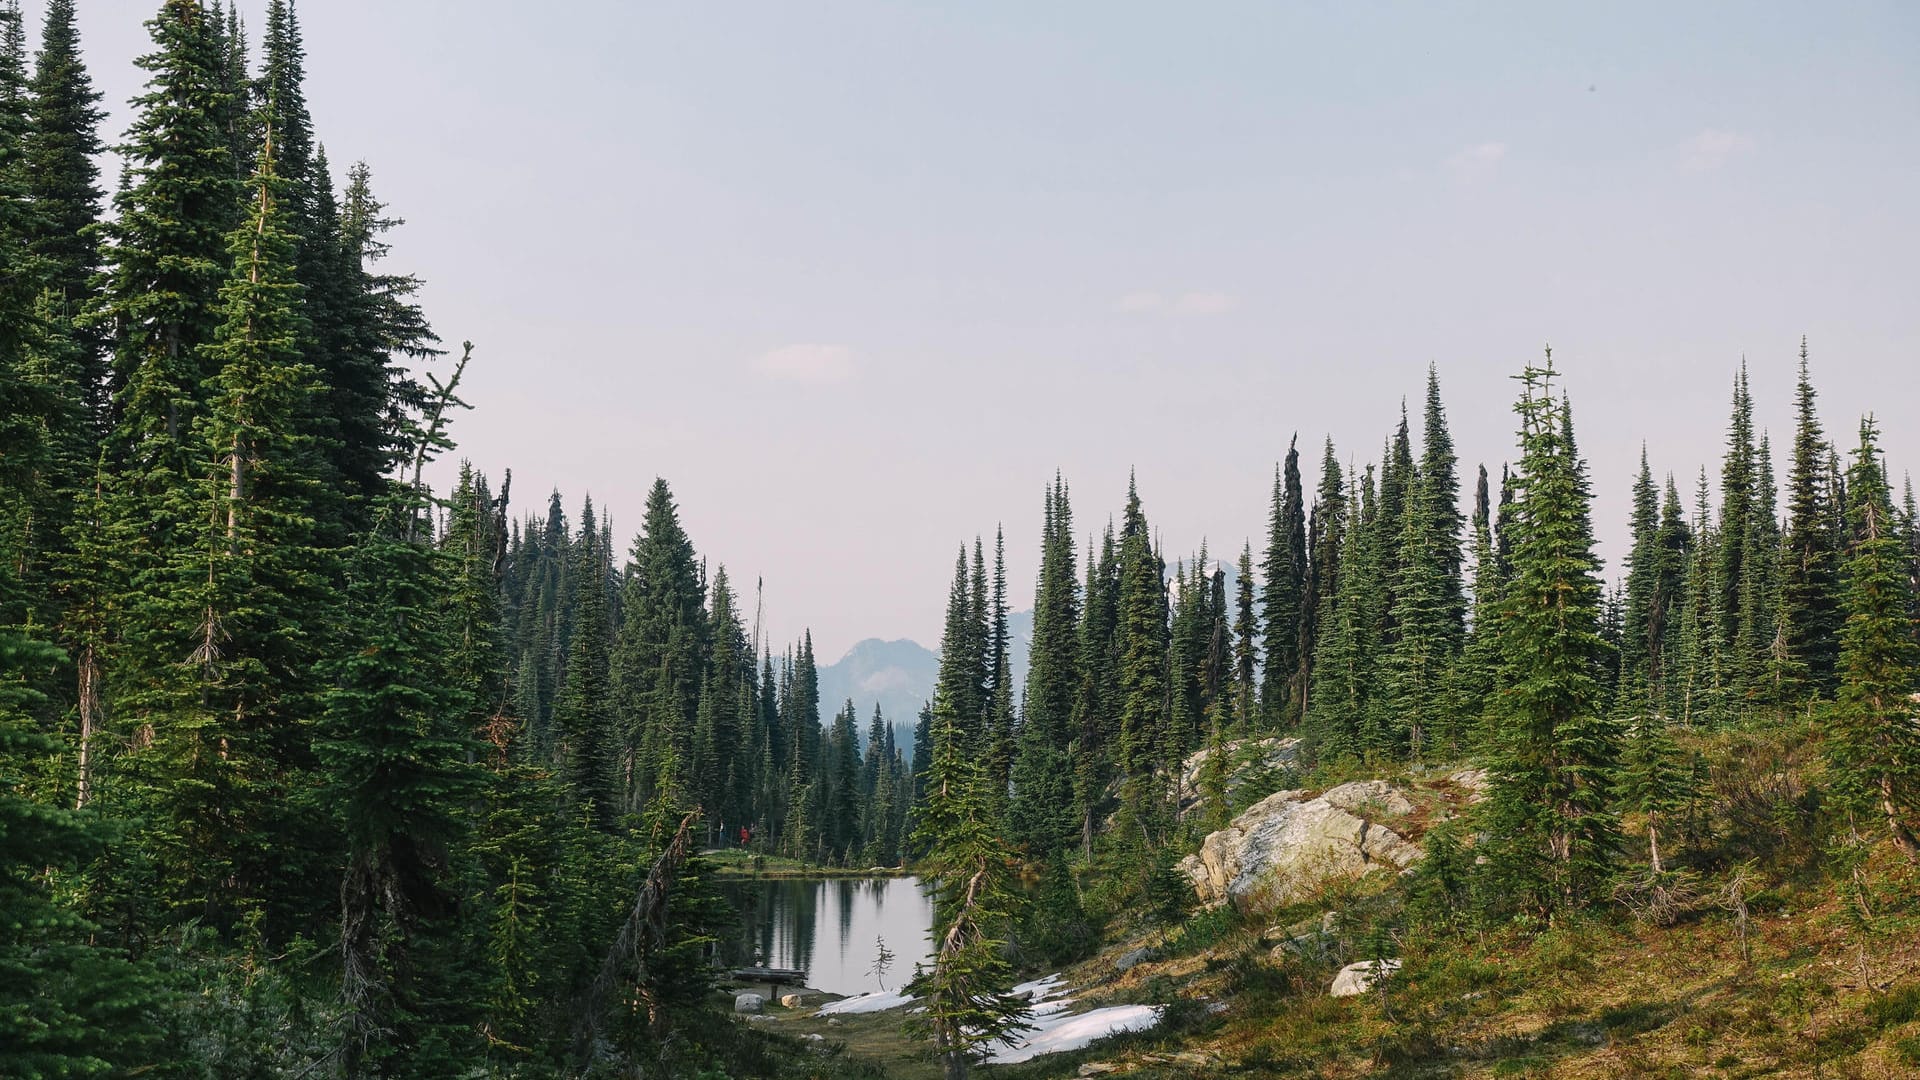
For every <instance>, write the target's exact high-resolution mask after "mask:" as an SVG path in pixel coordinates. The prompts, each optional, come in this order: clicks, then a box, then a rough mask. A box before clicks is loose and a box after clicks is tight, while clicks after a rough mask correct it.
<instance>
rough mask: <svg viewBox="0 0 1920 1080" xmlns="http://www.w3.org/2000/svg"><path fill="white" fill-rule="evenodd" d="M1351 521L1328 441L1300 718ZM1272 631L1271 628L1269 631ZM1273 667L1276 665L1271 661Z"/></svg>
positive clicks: (1306, 602)
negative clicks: (1325, 614)
mask: <svg viewBox="0 0 1920 1080" xmlns="http://www.w3.org/2000/svg"><path fill="white" fill-rule="evenodd" d="M1346 521H1347V482H1346V480H1345V479H1344V478H1343V477H1342V476H1341V472H1340V461H1339V459H1338V458H1336V457H1335V456H1334V453H1333V440H1332V439H1328V440H1327V442H1326V446H1325V448H1324V450H1323V452H1322V455H1321V460H1320V486H1319V488H1318V489H1317V490H1316V492H1315V493H1314V502H1313V515H1312V517H1311V519H1310V520H1309V522H1308V526H1307V544H1308V556H1307V587H1306V594H1305V595H1304V596H1303V597H1302V598H1301V602H1300V646H1299V656H1300V661H1299V670H1298V671H1296V672H1295V673H1294V676H1293V680H1294V684H1295V685H1294V692H1293V695H1292V696H1293V699H1294V700H1296V701H1297V702H1298V703H1299V704H1298V707H1297V708H1296V710H1295V711H1296V713H1297V715H1299V716H1301V717H1305V716H1306V715H1307V714H1308V713H1309V712H1310V711H1311V706H1312V701H1311V698H1310V694H1309V691H1310V690H1311V688H1312V685H1313V666H1314V664H1315V663H1316V662H1317V658H1318V657H1319V655H1320V653H1319V641H1320V634H1321V632H1322V627H1321V624H1320V617H1321V615H1322V613H1324V612H1325V611H1327V610H1328V603H1329V600H1330V599H1331V598H1332V597H1333V595H1334V594H1335V592H1337V591H1338V589H1339V585H1340V553H1341V551H1342V548H1343V544H1342V537H1343V533H1342V530H1343V529H1344V528H1345V527H1346ZM1269 631H1271V628H1269ZM1268 662H1269V663H1271V662H1272V661H1271V660H1269V661H1268Z"/></svg>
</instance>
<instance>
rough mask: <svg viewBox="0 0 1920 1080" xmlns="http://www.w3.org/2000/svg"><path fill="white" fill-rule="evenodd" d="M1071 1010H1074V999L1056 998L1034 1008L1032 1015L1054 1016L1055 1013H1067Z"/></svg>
mask: <svg viewBox="0 0 1920 1080" xmlns="http://www.w3.org/2000/svg"><path fill="white" fill-rule="evenodd" d="M1071 1008H1073V999H1072V998H1054V999H1053V1000H1052V1001H1043V1002H1041V1003H1039V1004H1038V1005H1035V1006H1034V1007H1033V1012H1032V1015H1034V1016H1052V1015H1053V1014H1054V1013H1058V1012H1066V1011H1067V1010H1068V1009H1071Z"/></svg>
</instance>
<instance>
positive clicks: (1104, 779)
mask: <svg viewBox="0 0 1920 1080" xmlns="http://www.w3.org/2000/svg"><path fill="white" fill-rule="evenodd" d="M1085 595H1086V607H1085V609H1084V614H1083V615H1082V617H1081V620H1080V684H1079V686H1078V688H1077V689H1076V692H1075V694H1074V702H1073V729H1074V741H1073V751H1072V755H1071V760H1072V762H1073V808H1074V817H1075V818H1076V819H1078V823H1079V827H1080V851H1081V857H1082V858H1084V859H1091V858H1092V857H1093V839H1094V832H1095V829H1096V827H1097V825H1098V823H1099V822H1100V821H1101V819H1102V818H1104V817H1105V816H1106V810H1107V785H1108V783H1109V782H1110V781H1111V779H1112V776H1113V772H1114V766H1115V757H1116V754H1117V752H1118V747H1117V745H1116V744H1117V742H1118V738H1119V729H1118V724H1117V723H1116V722H1115V714H1116V712H1117V711H1118V709H1117V708H1116V704H1115V694H1116V693H1117V690H1118V684H1119V670H1120V659H1119V651H1118V650H1119V643H1120V638H1119V627H1120V560H1119V556H1118V553H1117V552H1116V550H1115V547H1114V537H1113V526H1112V525H1111V524H1109V525H1108V526H1107V530H1106V533H1105V534H1104V535H1103V536H1102V538H1101V543H1100V551H1099V557H1098V558H1097V559H1096V558H1095V557H1094V553H1093V545H1092V543H1091V541H1089V543H1088V552H1087V586H1086V594H1085Z"/></svg>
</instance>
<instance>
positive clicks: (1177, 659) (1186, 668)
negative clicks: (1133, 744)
mask: <svg viewBox="0 0 1920 1080" xmlns="http://www.w3.org/2000/svg"><path fill="white" fill-rule="evenodd" d="M1195 561H1196V563H1197V562H1198V559H1196V560H1195ZM1173 583H1174V590H1175V592H1176V594H1177V595H1176V596H1174V597H1173V600H1174V603H1173V608H1172V616H1171V625H1170V626H1169V628H1168V635H1167V647H1168V661H1167V676H1168V690H1167V712H1166V720H1165V727H1164V728H1163V729H1162V731H1161V732H1160V734H1159V735H1158V736H1157V737H1156V738H1155V740H1154V741H1155V744H1156V746H1157V747H1158V748H1159V749H1158V753H1159V755H1160V756H1161V758H1162V760H1163V761H1164V762H1165V763H1167V764H1168V765H1169V766H1173V765H1177V764H1178V763H1179V760H1180V759H1181V758H1183V757H1185V756H1186V754H1187V751H1189V750H1191V749H1193V748H1194V746H1195V745H1196V744H1197V743H1198V742H1199V741H1200V739H1201V737H1202V734H1203V732H1204V728H1203V727H1202V724H1203V722H1204V716H1205V710H1206V703H1205V700H1204V692H1203V687H1202V685H1201V675H1202V671H1201V669H1202V666H1203V664H1204V662H1205V658H1206V648H1207V637H1208V631H1209V630H1210V629H1211V628H1212V622H1213V620H1212V618H1211V617H1210V612H1209V611H1208V605H1207V594H1206V587H1205V585H1204V577H1203V576H1202V573H1201V570H1200V567H1199V566H1197V565H1196V566H1194V567H1193V568H1192V570H1191V572H1190V571H1189V570H1188V568H1187V566H1186V564H1185V562H1177V563H1175V564H1174V572H1173Z"/></svg>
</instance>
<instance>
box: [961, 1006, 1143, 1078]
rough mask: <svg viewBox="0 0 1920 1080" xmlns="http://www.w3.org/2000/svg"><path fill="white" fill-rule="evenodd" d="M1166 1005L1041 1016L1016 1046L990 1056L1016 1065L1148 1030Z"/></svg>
mask: <svg viewBox="0 0 1920 1080" xmlns="http://www.w3.org/2000/svg"><path fill="white" fill-rule="evenodd" d="M1164 1008H1165V1006H1162V1005H1115V1006H1113V1007H1111V1008H1106V1009H1095V1010H1093V1011H1092V1012H1084V1013H1077V1014H1074V1015H1071V1016H1067V1015H1060V1014H1055V1015H1052V1016H1037V1017H1036V1018H1035V1021H1036V1022H1035V1023H1034V1029H1033V1030H1032V1031H1029V1032H1027V1033H1026V1034H1025V1035H1024V1036H1023V1037H1022V1038H1021V1040H1020V1041H1019V1042H1017V1043H1015V1044H1014V1045H1012V1046H1004V1045H1003V1046H997V1047H995V1048H994V1051H993V1053H992V1054H990V1055H988V1057H987V1062H988V1063H989V1064H992V1065H1015V1064H1018V1063H1020V1062H1022V1061H1032V1060H1033V1059H1034V1058H1037V1057H1039V1056H1040V1055H1042V1054H1057V1053H1060V1052H1061V1051H1063V1050H1078V1049H1080V1048H1081V1047H1083V1046H1086V1045H1087V1044H1088V1043H1091V1042H1093V1041H1094V1040H1095V1039H1104V1038H1106V1037H1107V1036H1109V1035H1118V1034H1120V1033H1121V1032H1124V1031H1145V1030H1147V1029H1148V1028H1150V1027H1152V1026H1154V1025H1155V1024H1157V1023H1159V1022H1160V1013H1161V1011H1162V1010H1163V1009H1164Z"/></svg>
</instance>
